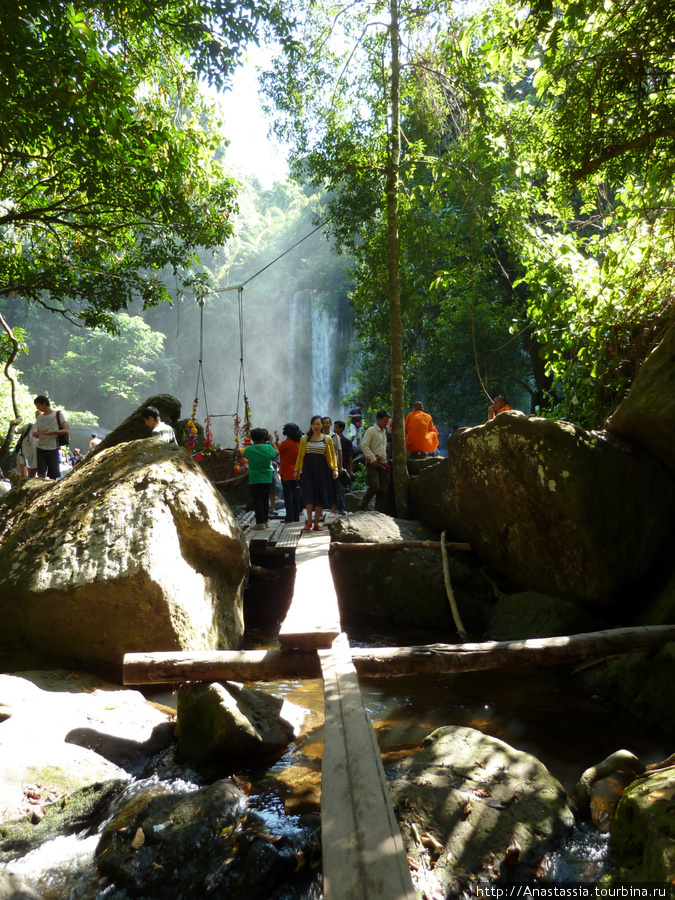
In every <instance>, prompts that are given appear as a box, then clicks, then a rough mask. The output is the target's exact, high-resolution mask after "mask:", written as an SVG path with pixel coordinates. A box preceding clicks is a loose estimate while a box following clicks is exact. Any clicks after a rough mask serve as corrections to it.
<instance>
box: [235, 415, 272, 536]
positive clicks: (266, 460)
mask: <svg viewBox="0 0 675 900" xmlns="http://www.w3.org/2000/svg"><path fill="white" fill-rule="evenodd" d="M251 440H252V441H253V443H252V444H249V445H248V446H247V447H244V450H243V453H242V456H243V457H244V459H245V460H246V462H247V463H248V487H249V490H250V492H251V497H252V498H253V509H254V510H255V525H254V526H253V527H254V528H255V529H256V530H257V531H262V529H263V528H267V519H268V517H269V512H270V485H271V484H272V482H273V480H274V469H273V468H272V460H273V459H274V457H275V456H276V455H277V454H278V453H279V448H278V447H277V445H276V444H275V443H274V441H273V440H272V438H271V437H270V434H269V431H268V430H267V429H266V428H252V429H251Z"/></svg>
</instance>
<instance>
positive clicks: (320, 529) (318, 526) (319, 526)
mask: <svg viewBox="0 0 675 900" xmlns="http://www.w3.org/2000/svg"><path fill="white" fill-rule="evenodd" d="M314 531H323V525H315V526H314Z"/></svg>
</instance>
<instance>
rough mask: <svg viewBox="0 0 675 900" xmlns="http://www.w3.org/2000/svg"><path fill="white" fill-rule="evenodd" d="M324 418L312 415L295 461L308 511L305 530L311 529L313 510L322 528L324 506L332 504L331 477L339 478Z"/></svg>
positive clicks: (333, 449) (303, 501)
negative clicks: (323, 430)
mask: <svg viewBox="0 0 675 900" xmlns="http://www.w3.org/2000/svg"><path fill="white" fill-rule="evenodd" d="M322 427H323V420H322V418H321V416H312V419H311V422H310V423H309V431H308V432H307V434H303V436H302V438H301V439H300V445H299V447H298V458H297V460H296V461H295V477H296V479H299V478H300V475H302V479H301V481H300V500H301V503H302V504H303V505H304V507H305V509H306V510H307V521H306V522H305V531H310V530H311V528H312V512H313V513H314V531H322V530H323V529H322V528H321V513H322V512H323V510H324V507H326V506H330V497H329V493H328V485H329V478H331V477H332V478H337V477H338V466H337V458H336V456H335V448H334V447H333V442H332V440H331V439H330V437H329V435H327V434H322V432H321V429H322Z"/></svg>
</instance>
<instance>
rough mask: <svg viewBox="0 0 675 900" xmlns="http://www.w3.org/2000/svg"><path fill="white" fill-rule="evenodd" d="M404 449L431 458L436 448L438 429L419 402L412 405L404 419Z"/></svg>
mask: <svg viewBox="0 0 675 900" xmlns="http://www.w3.org/2000/svg"><path fill="white" fill-rule="evenodd" d="M404 429H405V449H406V450H407V451H408V453H410V454H412V455H415V454H421V455H423V456H431V455H432V454H433V453H434V451H435V450H436V448H437V447H438V428H435V427H434V423H433V420H432V418H431V416H430V415H429V413H425V412H424V405H423V404H422V402H421V401H420V400H416V401H415V403H413V408H412V410H411V411H410V412H409V413H408V415H407V416H406V418H405V425H404Z"/></svg>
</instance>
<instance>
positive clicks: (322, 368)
mask: <svg viewBox="0 0 675 900" xmlns="http://www.w3.org/2000/svg"><path fill="white" fill-rule="evenodd" d="M310 321H311V328H312V334H311V341H312V344H311V346H312V353H311V373H312V409H313V410H314V412H316V413H317V414H318V415H320V416H325V415H330V412H329V410H331V405H332V402H333V397H334V391H333V387H332V381H333V379H332V377H331V376H332V372H333V365H332V360H333V353H334V349H335V340H334V338H335V333H336V331H337V328H336V325H337V321H336V319H335V317H334V316H331V315H329V314H328V313H327V312H326V310H325V309H323V307H322V306H321V305H320V304H319V303H313V304H312V307H311V319H310Z"/></svg>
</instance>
